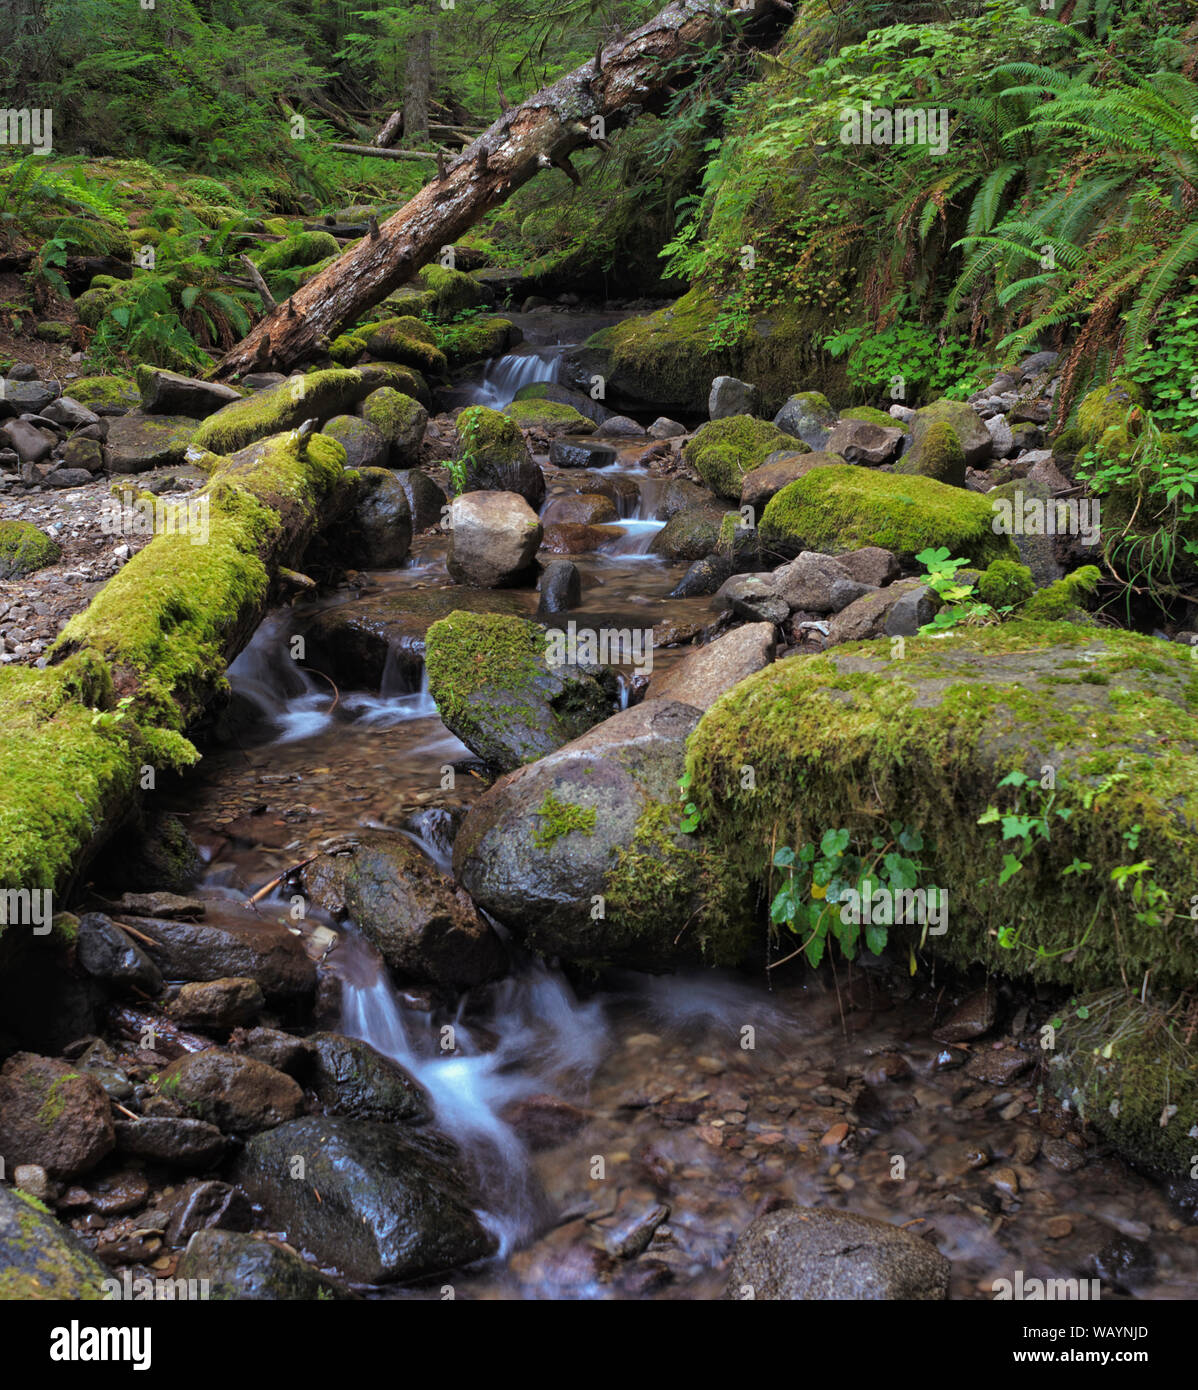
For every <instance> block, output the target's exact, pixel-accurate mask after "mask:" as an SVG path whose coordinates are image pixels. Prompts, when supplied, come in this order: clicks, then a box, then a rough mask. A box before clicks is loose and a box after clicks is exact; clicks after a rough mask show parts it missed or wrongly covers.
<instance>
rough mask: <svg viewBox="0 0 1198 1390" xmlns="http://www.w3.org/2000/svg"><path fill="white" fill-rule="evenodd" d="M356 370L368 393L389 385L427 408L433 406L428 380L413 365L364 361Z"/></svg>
mask: <svg viewBox="0 0 1198 1390" xmlns="http://www.w3.org/2000/svg"><path fill="white" fill-rule="evenodd" d="M354 370H355V372H356V373H357V375H358V377H359V379H360V380H361V382H362V383H363V386H364V387H365V391H366V393H367V394H369V393H370V392H371V391H378V390H381V389H382V388H383V387H385V386H389V387H390V388H391V390H393V391H399V392H401V393H402V394H403V395H405V396H411V397H412V399H413V400H414V401H419V402H420V404H421V405H422V406H424V408H425V409H426V410H428V409H430V408H431V407H432V403H433V393H432V392H431V391H430V390H429V386H428V382H427V381H425V379H424V378H423V377H422V376H421V375H420V373H419V372H417V371H414V370H413V369H412V368H411V367H404V366H401V364H400V363H398V362H363V363H362V365H361V366H360V367H355V368H354Z"/></svg>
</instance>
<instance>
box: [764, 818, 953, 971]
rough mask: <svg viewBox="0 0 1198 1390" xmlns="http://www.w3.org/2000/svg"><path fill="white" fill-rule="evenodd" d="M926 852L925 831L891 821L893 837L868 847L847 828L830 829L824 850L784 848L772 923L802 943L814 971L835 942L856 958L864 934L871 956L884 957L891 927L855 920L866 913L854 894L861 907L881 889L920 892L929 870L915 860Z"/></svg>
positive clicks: (776, 862) (778, 855)
mask: <svg viewBox="0 0 1198 1390" xmlns="http://www.w3.org/2000/svg"><path fill="white" fill-rule="evenodd" d="M923 848H924V842H923V836H922V835H921V834H920V832H919V831H918V830H917V829H915V828H913V827H911V826H908V825H904V824H903V823H902V822H901V821H892V822H891V824H890V835H889V837H887V836H884V835H874V836H872V837H871V839H870V840H869V843H868V845H860V844H856V843H854V841H853V838H852V836H851V834H850V832H849V831H848V830H845V829H838V830H826V831H825V832H824V834H823V835H822V836H821V838H820V841H819V843H818V845H817V844H815V843H813V842H811V841H808V842H807V843H805V844H803V845H800V846H799V848H798V849H797V850H794V849H791V848H790V846H789V845H782V846H780V847H779V848H778V849H777V850H776V851H775V853H774V857H773V861H772V863H773V867H774V868H775V869H781V870H783V872H784V875H785V877H784V878H783V880H782V885H781V887H780V888H779V889H778V891H777V893H775V895H774V899H773V902H772V903H771V904H770V921H771V922H772V923H774V925H775V926H785V927H787V928H788V930H790V931H792V932H793V933H794V934H795V935H796V936H798V937H800V938H801V945H800V946H799V951H801V952H802V953H803V954H805V955H806V957H807V960H808V962H809V964H810V965H812V966H813V967H814V966H817V965H819V963H820V961H821V960H822V959H823V957H824V953H825V951H826V949H827V946H828V941H829V939H830V938H831V939H833V940H835V941H837V942H838V943H839V945H840V950H841V953H842V955H844V957H845V958H846V959H847V960H853V959H854V958H855V957H856V954H857V950H858V947H859V945H860V942H861V937H862V935H864V938H865V944H866V946H868V947H869V949H870V951H871V952H872V953H873V954H874V955H875V956H877V955H881V953H882V951H883V950H884V949H885V947H886V941H887V937H888V931H887V924H885V923H882V922H880V921H874V922H871V923H865V924H863V923H862V922H861V921H859V920H858V921H853V920H851V918H852V917H853V916H854V915H857V916H858V917H860V916H861V915H862V914H854V913H852V912H851V911H849V910H848V908H849V906H850V904H851V902H852V900H851V899H850V898H849V897H848V895H849V894H850V893H855V894H856V895H857V903H859V904H860V903H865V902H868V901H871V900H872V899H873V897H874V894H875V893H877V892H878V890H879V889H880V890H882V891H883V892H885V893H887V894H893V893H896V892H900V891H904V890H911V889H915V888H916V887H917V885H918V883H919V875H920V873H921V871H922V870H923V868H924V865H923V864H922V863H920V862H919V860H918V858H916V857H914V856H917V855H918V854H919V853H920V851H921V850H922V849H923ZM938 891H939V890H937V889H935V888H931V889H928V890H927V892H928V893H929V894H933V893H937V892H938ZM846 917H848V918H849V919H850V920H845V919H846ZM863 926H864V932H863V930H862V928H863ZM925 928H926V924H925Z"/></svg>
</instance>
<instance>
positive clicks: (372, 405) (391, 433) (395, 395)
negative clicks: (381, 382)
mask: <svg viewBox="0 0 1198 1390" xmlns="http://www.w3.org/2000/svg"><path fill="white" fill-rule="evenodd" d="M362 418H363V419H364V420H369V421H370V423H371V424H372V425H375V426H376V427H377V428H378V429H379V430H381V431H382V434H383V437H384V438H385V439H402V438H405V437H407V436H409V435H411V434H412V433H413V432H415V431H417V430H422V429H423V428H424V424H425V422H426V421H427V420H428V411H426V410H425V408H424V407H423V406H422V405H421V404H420V402H419V401H417V400H413V399H412V397H411V396H405V395H404V393H403V392H402V391H393V390H392V389H391V388H390V387H389V386H381V387H379V389H378V390H377V391H372V392H371V393H370V395H369V396H367V397H366V399H365V401H363V403H362Z"/></svg>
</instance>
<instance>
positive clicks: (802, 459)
mask: <svg viewBox="0 0 1198 1390" xmlns="http://www.w3.org/2000/svg"><path fill="white" fill-rule="evenodd" d="M843 462H844V459H843V458H841V456H840V455H839V454H822V453H820V454H813V453H811V451H810V450H807V449H801V450H800V449H783V450H779V452H777V453H775V454H771V455H770V456H769V458H767V459H766V461H765V462H764V463H762V464H759V465H758V466H757V467H756V468H754V469H753V470H752V471H751V472H749V473H746V474H745V476H744V477H743V478H742V479H741V484H740V505H741V506H742V507H752V508H753V513H754V515H755V516H760V515H761V513H762V511H763V509H764V508H765V505H766V503H767V502H769V501H770V500H771V499H772V498H774V497H776V496H777V495H778V493H780V492H781V491H782V489H783V488H784V487H785V486H786V485H787V483H793V482H794V481H795V480H796V479H798V478H802V477H803V476H804V475H805V474H807V473H810V472H811V470H812V469H813V468H827V467H828V465H829V464H832V463H843Z"/></svg>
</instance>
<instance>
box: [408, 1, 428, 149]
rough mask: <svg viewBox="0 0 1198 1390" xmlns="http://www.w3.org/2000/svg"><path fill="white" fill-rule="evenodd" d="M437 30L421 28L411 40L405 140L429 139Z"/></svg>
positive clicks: (409, 45) (409, 42)
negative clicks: (430, 90)
mask: <svg viewBox="0 0 1198 1390" xmlns="http://www.w3.org/2000/svg"><path fill="white" fill-rule="evenodd" d="M432 66H433V31H432V30H431V29H421V30H419V31H418V32H417V33H415V34H413V35H412V37H411V38H410V39H409V40H408V59H407V64H406V66H405V68H404V85H403V133H404V139H405V140H417V141H420V142H422V143H423V142H424V141H425V140H427V139H428V89H429V86H430V84H431V82H432Z"/></svg>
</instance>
